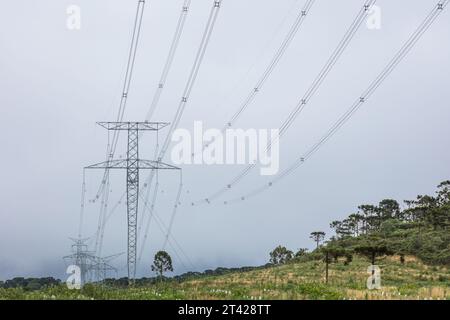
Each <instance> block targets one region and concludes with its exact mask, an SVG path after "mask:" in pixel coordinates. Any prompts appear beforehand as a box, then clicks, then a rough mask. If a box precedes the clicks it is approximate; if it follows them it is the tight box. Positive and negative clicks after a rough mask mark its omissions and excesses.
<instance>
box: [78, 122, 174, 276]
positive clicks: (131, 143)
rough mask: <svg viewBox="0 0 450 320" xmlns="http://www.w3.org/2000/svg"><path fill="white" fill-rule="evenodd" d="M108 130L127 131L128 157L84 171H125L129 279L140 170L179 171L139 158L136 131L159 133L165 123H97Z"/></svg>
mask: <svg viewBox="0 0 450 320" xmlns="http://www.w3.org/2000/svg"><path fill="white" fill-rule="evenodd" d="M98 125H100V126H102V127H103V128H105V129H107V130H111V131H114V130H119V131H127V132H128V147H127V158H126V159H120V160H114V159H112V160H108V161H105V162H101V163H97V164H94V165H91V166H88V167H86V169H103V170H110V169H126V171H127V179H126V187H127V221H128V251H127V263H128V279H130V280H131V281H132V280H133V279H134V278H135V276H136V252H137V250H136V247H137V215H138V204H139V201H138V199H139V170H142V169H151V170H180V168H177V167H174V166H171V165H169V164H166V163H162V162H161V161H160V159H158V161H152V160H143V159H140V158H139V132H140V131H158V130H160V129H162V128H164V127H166V126H167V125H169V123H165V122H98Z"/></svg>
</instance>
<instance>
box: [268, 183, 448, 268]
mask: <svg viewBox="0 0 450 320" xmlns="http://www.w3.org/2000/svg"><path fill="white" fill-rule="evenodd" d="M449 227H450V181H444V182H442V183H440V184H439V185H438V186H437V190H436V192H435V194H434V195H418V196H417V197H416V199H414V200H405V201H403V206H401V205H400V203H399V202H397V201H396V200H394V199H384V200H382V201H380V202H379V203H378V204H377V205H371V204H364V205H360V206H358V208H357V211H356V212H353V213H351V214H349V215H348V216H347V217H346V218H345V219H343V220H336V221H332V222H331V223H330V228H331V229H332V230H333V232H334V234H333V235H332V236H331V237H330V238H329V239H328V240H327V241H325V237H326V233H325V232H324V231H314V232H311V234H310V238H311V240H312V241H313V242H314V250H313V252H312V253H313V254H315V255H316V256H318V254H320V255H322V256H327V258H326V259H327V262H328V259H330V260H331V261H337V260H338V259H339V258H341V257H345V260H344V261H345V263H347V264H348V263H350V262H351V260H352V256H353V254H359V255H363V256H366V257H367V258H368V259H370V261H371V263H372V264H375V260H376V257H379V256H383V255H393V254H397V255H399V257H400V261H401V262H402V263H404V261H405V255H414V256H417V257H419V258H421V259H422V260H423V261H424V262H426V263H430V264H443V265H450V233H449V232H448V231H449ZM306 254H307V249H305V248H301V249H299V250H298V251H297V252H296V253H293V252H292V251H290V250H288V249H287V248H285V247H283V246H278V247H277V248H275V249H274V250H273V251H272V252H271V253H270V260H269V262H270V263H271V264H282V263H286V262H289V261H290V260H292V259H295V258H298V257H301V256H305V255H306Z"/></svg>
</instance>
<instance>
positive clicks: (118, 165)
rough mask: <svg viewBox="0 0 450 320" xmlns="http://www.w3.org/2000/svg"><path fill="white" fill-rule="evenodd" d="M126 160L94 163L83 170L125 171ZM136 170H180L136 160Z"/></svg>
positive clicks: (155, 162)
mask: <svg viewBox="0 0 450 320" xmlns="http://www.w3.org/2000/svg"><path fill="white" fill-rule="evenodd" d="M127 165H128V160H127V159H121V160H110V161H104V162H100V163H96V164H93V165H90V166H87V167H85V169H127ZM137 167H138V169H143V170H146V169H147V170H150V169H151V170H180V168H179V167H175V166H172V165H170V164H167V163H164V162H161V161H152V160H144V159H138V160H137Z"/></svg>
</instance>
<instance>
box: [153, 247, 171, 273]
mask: <svg viewBox="0 0 450 320" xmlns="http://www.w3.org/2000/svg"><path fill="white" fill-rule="evenodd" d="M152 271H154V272H156V273H157V274H158V276H159V277H160V278H161V279H162V276H163V273H164V272H166V271H173V266H172V258H171V257H170V255H169V254H168V253H167V252H166V251H158V252H157V253H156V254H155V258H154V259H153V265H152Z"/></svg>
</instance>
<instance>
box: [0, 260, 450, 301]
mask: <svg viewBox="0 0 450 320" xmlns="http://www.w3.org/2000/svg"><path fill="white" fill-rule="evenodd" d="M405 260H406V262H405V264H401V262H400V261H399V259H398V256H384V257H380V258H378V264H379V265H380V266H381V269H382V273H381V280H382V289H381V290H368V289H367V288H366V281H367V278H368V276H369V274H368V273H367V266H368V264H369V263H368V261H367V260H366V258H364V257H360V256H358V255H355V257H354V259H353V261H352V263H350V264H348V265H345V259H344V258H339V259H338V262H335V263H331V264H330V265H329V282H328V284H325V261H323V259H319V260H316V259H312V257H311V256H308V255H307V256H303V257H302V258H299V259H293V260H291V261H290V262H288V263H286V264H282V265H277V266H266V267H260V268H257V269H253V270H245V271H240V272H237V271H233V272H226V273H224V274H222V275H205V274H202V275H200V276H194V277H191V278H185V279H184V280H182V281H177V280H175V279H174V278H171V279H164V281H154V282H153V284H141V285H138V284H136V285H135V286H133V287H128V286H123V287H122V286H116V285H110V284H103V285H101V284H89V285H86V286H85V287H84V288H83V289H82V290H68V289H67V287H66V286H65V285H56V286H53V287H49V288H46V289H43V290H38V291H25V290H23V289H21V288H14V289H0V299H86V300H91V299H146V300H147V299H151V300H156V299H195V300H196V299H246V300H259V299H377V300H378V299H450V272H449V270H448V269H447V268H446V267H444V266H434V267H430V266H427V265H425V264H423V263H422V262H421V261H420V260H418V259H417V258H415V257H413V256H405Z"/></svg>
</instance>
